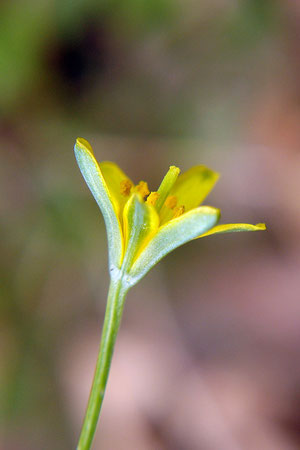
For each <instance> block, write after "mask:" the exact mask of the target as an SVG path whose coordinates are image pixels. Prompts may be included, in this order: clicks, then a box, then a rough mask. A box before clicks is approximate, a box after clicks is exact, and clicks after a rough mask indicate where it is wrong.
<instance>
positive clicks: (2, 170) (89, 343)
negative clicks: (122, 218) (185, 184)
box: [0, 0, 300, 450]
mask: <svg viewBox="0 0 300 450" xmlns="http://www.w3.org/2000/svg"><path fill="white" fill-rule="evenodd" d="M0 17H1V19H0V62H1V63H0V64H1V72H0V114H1V125H0V157H1V163H0V208H1V209H0V214H1V222H0V226H1V244H0V246H1V248H0V250H1V253H0V264H1V282H0V295H1V316H0V367H1V371H0V394H1V401H0V404H1V417H0V428H1V431H0V449H1V450H27V449H28V450H40V449H56V450H63V449H64V450H65V449H74V448H75V446H76V441H77V438H78V434H79V430H80V426H81V422H82V418H83V414H84V410H85V406H86V402H87V398H88V393H89V388H90V384H91V379H92V375H93V370H94V365H95V361H96V356H97V349H98V344H99V338H100V334H101V326H102V320H103V315H104V308H105V300H106V293H107V288H108V281H109V280H108V272H107V250H106V237H105V229H104V224H103V220H102V217H101V215H100V213H99V211H98V209H97V206H96V204H95V202H94V200H93V198H92V196H91V195H90V193H89V191H88V189H87V187H86V186H85V184H84V182H83V179H82V177H81V175H80V172H79V170H78V168H77V166H76V163H75V158H74V155H73V151H72V148H73V144H74V141H75V138H76V137H77V136H82V137H85V138H86V139H88V140H90V142H91V143H92V145H93V147H94V150H95V154H96V156H97V157H98V158H99V159H109V160H113V161H115V162H117V163H118V164H119V165H121V166H122V167H123V168H124V170H126V171H127V172H129V173H130V175H131V176H132V178H133V179H134V180H135V181H139V180H140V179H143V180H147V181H148V182H149V185H150V186H151V187H152V189H155V188H156V187H157V185H158V184H159V182H160V179H161V178H162V176H163V175H164V173H165V171H166V170H167V168H168V166H169V165H170V164H176V165H178V166H180V167H181V168H182V170H185V169H187V168H189V167H190V166H191V165H196V164H199V163H203V164H206V165H208V166H211V167H212V168H214V169H215V170H217V171H219V172H221V174H222V177H221V179H220V181H219V183H218V185H217V187H216V188H215V190H214V192H213V193H212V194H211V195H210V197H209V198H208V200H207V202H206V203H207V204H212V205H214V206H218V207H221V209H222V212H223V218H222V220H223V221H224V222H233V221H244V222H250V223H257V222H263V221H265V222H266V223H267V225H268V228H269V230H268V232H264V233H248V234H246V233H245V234H242V233H240V234H231V235H224V236H215V237H210V238H207V239H205V240H204V239H203V240H200V241H196V242H192V243H190V244H188V245H185V246H184V247H182V248H180V249H178V250H177V251H176V252H174V253H173V254H172V255H170V256H168V257H167V258H166V259H165V260H164V261H163V262H161V263H160V264H159V265H158V266H157V267H156V268H155V269H154V270H152V272H151V273H150V274H148V275H147V276H146V278H145V279H144V280H143V281H142V282H141V283H140V284H139V285H138V286H137V287H135V288H134V289H133V290H132V291H131V292H130V293H129V296H128V301H127V304H126V307H125V313H124V319H123V322H122V327H121V331H120V335H119V337H118V341H117V346H116V351H115V355H114V359H113V364H112V370H111V377H110V380H109V384H108V389H107V395H106V398H105V402H104V408H103V413H102V416H101V423H100V427H99V428H98V433H97V436H96V440H95V445H94V448H95V450H97V449H113V450H128V449H130V450H131V449H138V450H150V449H155V450H296V449H299V447H300V353H299V348H300V289H299V270H300V256H299V247H300V244H299V237H300V226H299V220H300V203H299V188H300V176H299V173H300V172H299V168H300V153H299V150H300V81H299V80H300V76H299V75H300V63H299V54H300V33H299V29H300V28H299V27H300V4H299V1H298V0H278V1H276V0H242V1H237V0H201V1H199V0H198V1H197V0H127V1H124V2H122V1H116V0H115V1H114V0H106V1H102V2H99V1H97V0H77V1H71V0H66V1H63V2H59V1H57V0H45V1H40V0H24V1H20V0H19V1H10V0H4V1H2V2H1V6H0Z"/></svg>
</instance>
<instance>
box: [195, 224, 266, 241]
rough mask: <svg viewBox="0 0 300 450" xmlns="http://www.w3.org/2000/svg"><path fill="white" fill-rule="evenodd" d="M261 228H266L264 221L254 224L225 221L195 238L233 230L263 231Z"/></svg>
mask: <svg viewBox="0 0 300 450" xmlns="http://www.w3.org/2000/svg"><path fill="white" fill-rule="evenodd" d="M263 230H266V225H265V224H264V223H258V224H256V225H251V224H250V223H226V224H224V225H217V226H215V227H213V228H212V229H211V230H209V231H207V232H206V233H203V234H201V235H200V236H198V237H197V238H196V239H198V238H202V237H206V236H210V235H211V234H218V233H231V232H234V231H263Z"/></svg>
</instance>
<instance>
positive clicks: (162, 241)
mask: <svg viewBox="0 0 300 450" xmlns="http://www.w3.org/2000/svg"><path fill="white" fill-rule="evenodd" d="M219 217H220V211H219V210H218V209H216V208H212V207H210V206H200V207H198V208H195V209H193V210H191V211H189V212H187V213H185V214H183V215H182V216H180V217H177V218H176V219H173V220H171V221H170V222H168V223H166V224H165V225H163V226H162V227H161V228H160V229H159V231H158V232H157V233H156V235H155V236H154V237H153V238H152V239H151V241H150V242H149V243H148V245H147V246H146V247H145V249H144V251H143V252H141V254H140V255H139V257H138V258H137V260H136V261H135V262H134V264H133V266H132V268H131V270H130V277H131V283H132V285H134V284H135V283H137V282H138V281H139V280H140V279H141V278H142V277H143V276H144V275H145V274H146V273H147V272H148V271H149V270H150V269H151V268H152V267H153V266H154V265H155V264H157V263H158V262H159V261H160V260H161V259H162V258H163V257H164V256H165V255H167V254H168V253H170V252H171V251H172V250H174V249H175V248H177V247H179V246H180V245H182V244H185V243H186V242H188V241H190V240H192V239H194V238H195V237H196V236H199V234H201V233H204V232H205V231H207V230H209V229H210V228H212V227H213V226H214V225H215V224H216V223H217V222H218V220H219Z"/></svg>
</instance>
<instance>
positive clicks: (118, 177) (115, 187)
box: [99, 161, 133, 221]
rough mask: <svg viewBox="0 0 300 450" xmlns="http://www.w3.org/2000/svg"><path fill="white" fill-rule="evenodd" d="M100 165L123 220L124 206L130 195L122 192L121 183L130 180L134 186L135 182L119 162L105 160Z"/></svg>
mask: <svg viewBox="0 0 300 450" xmlns="http://www.w3.org/2000/svg"><path fill="white" fill-rule="evenodd" d="M99 166H100V169H101V171H102V174H103V176H104V179H105V181H106V184H107V186H108V189H109V191H110V194H111V197H112V199H113V202H114V206H115V209H116V212H117V214H118V216H119V218H120V221H122V212H123V208H124V205H125V203H126V202H127V200H128V198H129V195H125V193H124V194H122V189H121V183H123V182H129V183H130V185H131V186H133V183H132V181H131V180H130V178H129V177H128V176H127V175H126V174H125V173H124V172H123V171H122V170H121V169H120V167H119V166H117V164H115V163H113V162H110V161H103V162H101V163H100V164H99ZM129 194H130V192H129Z"/></svg>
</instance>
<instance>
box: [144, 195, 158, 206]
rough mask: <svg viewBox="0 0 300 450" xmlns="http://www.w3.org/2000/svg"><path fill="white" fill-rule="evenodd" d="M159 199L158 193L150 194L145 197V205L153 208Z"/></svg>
mask: <svg viewBox="0 0 300 450" xmlns="http://www.w3.org/2000/svg"><path fill="white" fill-rule="evenodd" d="M158 197H159V193H158V192H151V194H150V195H149V196H148V197H147V201H146V203H148V204H149V205H152V206H154V205H155V203H156V201H157V199H158Z"/></svg>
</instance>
